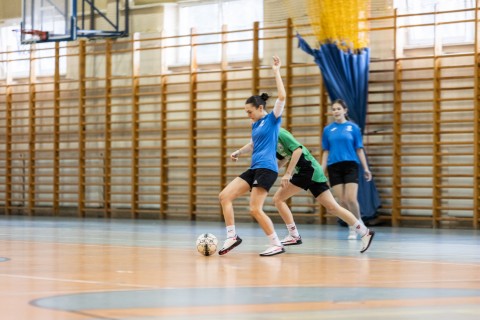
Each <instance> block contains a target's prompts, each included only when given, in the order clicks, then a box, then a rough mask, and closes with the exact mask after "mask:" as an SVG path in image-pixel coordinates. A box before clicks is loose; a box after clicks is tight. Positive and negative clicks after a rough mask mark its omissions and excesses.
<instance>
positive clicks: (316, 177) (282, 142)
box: [277, 128, 327, 182]
mask: <svg viewBox="0 0 480 320" xmlns="http://www.w3.org/2000/svg"><path fill="white" fill-rule="evenodd" d="M298 148H302V155H301V156H300V159H298V162H297V165H296V166H295V172H294V174H295V173H299V172H301V171H302V170H313V171H314V172H313V176H312V181H314V182H327V177H325V174H324V173H323V169H322V166H321V165H320V163H318V161H317V159H315V157H314V156H312V154H311V153H310V151H308V149H307V148H305V147H304V146H303V145H302V144H301V143H300V142H298V141H297V140H296V139H295V137H294V136H293V135H292V134H291V133H290V132H288V131H287V130H285V129H283V128H280V132H279V133H278V142H277V158H278V159H280V160H283V159H287V160H290V159H291V157H292V153H293V151H295V150H296V149H298Z"/></svg>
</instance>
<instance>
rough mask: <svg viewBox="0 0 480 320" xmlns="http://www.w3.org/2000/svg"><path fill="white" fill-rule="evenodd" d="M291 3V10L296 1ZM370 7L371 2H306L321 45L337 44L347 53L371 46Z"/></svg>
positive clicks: (360, 0)
mask: <svg viewBox="0 0 480 320" xmlns="http://www.w3.org/2000/svg"><path fill="white" fill-rule="evenodd" d="M287 1H288V0H287ZM289 2H290V3H289V5H288V7H290V8H292V5H294V3H293V2H295V1H291V0H290V1H289ZM369 7H370V1H369V0H306V8H305V9H306V12H307V16H308V19H309V21H310V25H311V28H312V30H313V33H314V34H315V37H316V38H317V40H318V42H319V43H320V45H321V44H323V43H327V42H330V43H331V42H335V43H337V44H338V45H339V46H340V47H344V49H354V50H355V49H361V48H366V47H367V46H368V35H367V32H366V31H367V16H368V10H369ZM290 8H289V11H290V12H291V10H290Z"/></svg>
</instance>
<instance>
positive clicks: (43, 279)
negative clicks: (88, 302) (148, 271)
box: [0, 273, 158, 289]
mask: <svg viewBox="0 0 480 320" xmlns="http://www.w3.org/2000/svg"><path fill="white" fill-rule="evenodd" d="M0 277H7V278H20V279H30V280H42V281H57V282H68V283H83V284H97V285H98V284H101V285H111V286H119V287H134V288H148V289H155V288H158V287H157V286H151V285H138V284H126V283H111V282H102V281H89V280H72V279H62V278H48V277H34V276H22V275H12V274H6V273H0Z"/></svg>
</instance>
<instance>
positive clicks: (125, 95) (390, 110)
mask: <svg viewBox="0 0 480 320" xmlns="http://www.w3.org/2000/svg"><path fill="white" fill-rule="evenodd" d="M428 14H430V15H432V14H434V13H428ZM406 16H407V15H398V14H397V13H396V12H393V14H392V15H391V16H383V17H375V18H372V19H371V21H370V37H371V39H376V37H379V38H381V39H382V42H384V43H385V42H388V41H390V42H389V43H388V45H387V47H389V48H393V50H391V51H389V50H384V51H382V50H380V49H381V48H380V47H379V46H378V44H377V47H378V48H377V47H376V45H375V43H373V44H372V61H371V67H370V70H371V73H370V83H369V111H368V115H367V128H366V132H365V137H364V142H365V146H366V151H367V155H368V159H369V163H370V166H371V168H372V172H373V174H374V177H375V182H376V184H377V188H378V190H379V192H380V196H381V200H382V207H381V208H380V209H379V219H380V220H383V221H385V222H388V223H390V224H392V225H394V226H402V225H417V224H422V225H426V226H430V227H435V228H436V227H443V226H445V225H448V226H457V225H458V226H462V227H471V228H475V229H477V228H478V227H479V219H480V213H479V211H480V205H479V203H480V190H479V188H480V132H479V131H480V123H479V121H480V120H479V118H480V103H479V96H480V93H479V90H480V87H479V86H480V84H479V81H480V80H479V79H480V78H479V77H480V76H479V68H480V58H479V35H478V31H476V34H475V43H474V44H472V45H466V46H465V48H463V49H462V50H460V51H457V52H453V53H452V52H449V53H445V52H444V51H443V49H442V46H441V45H440V44H439V40H438V39H437V40H436V41H437V42H436V43H435V45H434V46H433V47H432V48H431V49H423V50H420V49H419V50H411V49H410V50H407V51H405V50H404V49H403V48H402V47H400V46H399V45H398V44H399V43H400V42H401V38H402V37H403V32H404V31H403V30H405V29H407V28H412V27H413V25H407V24H406V23H405V20H404V18H405V17H406ZM478 18H479V17H478V8H477V9H476V10H475V18H474V19H472V20H471V21H470V22H472V23H474V24H475V26H478ZM402 19H403V20H402ZM434 21H437V20H436V19H434ZM443 23H446V22H441V23H440V22H434V23H432V26H434V27H435V26H436V27H438V26H439V25H440V24H443ZM295 28H297V29H298V30H295V29H294V27H293V25H292V21H290V20H288V21H286V22H285V23H284V24H283V25H275V26H265V25H261V24H260V23H255V24H254V25H253V27H252V29H250V30H228V27H227V26H224V27H223V29H222V30H221V31H219V32H214V33H209V34H202V33H197V32H196V31H195V30H192V31H191V33H190V34H188V35H182V36H175V37H164V36H162V35H159V36H158V37H153V36H150V37H146V36H144V35H140V34H135V35H134V36H133V37H132V38H131V39H117V40H115V41H113V40H96V41H89V42H86V41H82V40H80V41H76V42H69V43H56V44H53V45H44V44H37V45H36V47H35V48H34V47H33V46H32V47H31V50H30V51H29V52H28V54H25V53H24V52H8V53H0V63H2V64H3V65H5V66H7V67H6V70H10V71H9V73H7V74H6V76H5V78H4V79H0V117H1V119H0V131H1V132H2V134H1V135H0V139H1V140H0V175H1V178H0V209H1V213H2V214H4V215H10V214H15V215H17V214H21V215H40V214H42V215H73V216H78V217H106V218H115V217H128V218H133V219H136V218H144V217H145V218H161V219H167V218H184V219H190V220H195V219H220V218H221V209H220V205H219V203H218V193H219V192H220V190H221V189H222V188H223V186H225V185H226V184H227V183H228V182H229V181H231V180H232V179H233V178H234V177H236V176H238V175H239V174H240V173H241V172H243V171H244V170H245V169H246V168H248V165H249V157H243V158H241V159H240V160H239V161H238V162H236V163H233V162H231V161H230V160H229V155H230V153H231V152H233V151H234V150H236V149H238V148H239V147H241V146H243V145H244V144H246V143H247V142H248V141H249V138H250V130H249V128H250V123H249V120H248V118H247V117H246V116H245V112H244V107H243V106H244V101H245V99H246V98H248V97H249V96H250V95H251V94H259V93H261V92H268V93H269V94H272V97H273V100H272V101H269V103H270V106H271V105H273V102H274V99H275V98H276V97H275V94H276V89H275V82H274V78H273V76H272V72H271V56H272V55H273V54H277V55H279V56H280V57H281V58H282V60H283V65H282V76H283V79H284V83H285V85H286V90H287V102H288V103H287V108H286V111H285V115H284V117H283V125H284V126H285V127H286V128H287V129H288V130H290V131H292V132H293V134H294V135H295V136H296V137H297V138H298V139H299V140H300V141H301V142H303V143H304V144H305V145H306V146H308V147H309V148H310V150H311V151H312V153H313V154H314V155H315V156H316V157H317V158H318V159H319V160H320V157H321V135H322V131H323V127H324V126H325V125H326V124H327V123H328V122H329V121H330V119H329V117H328V113H329V104H328V98H327V93H326V90H325V88H324V86H323V82H322V79H321V76H320V72H319V68H318V67H317V66H316V65H315V64H314V63H313V58H312V57H311V56H308V55H306V54H305V53H304V52H302V51H301V50H300V49H298V48H297V46H296V39H295V32H296V31H300V33H301V34H302V36H304V38H306V39H307V40H308V41H309V43H310V44H311V45H314V44H315V39H314V37H313V35H312V34H310V33H309V32H308V26H295ZM475 30H478V28H475ZM206 38H208V40H205V39H206ZM212 39H217V40H212ZM373 42H374V41H373ZM212 46H216V48H217V49H218V50H217V49H215V50H216V51H215V50H214V51H211V52H212V54H217V53H218V57H219V58H218V62H206V63H204V62H202V61H201V60H199V57H200V53H199V52H200V50H205V48H207V47H210V48H211V47H212ZM384 47H385V46H384ZM238 48H242V49H241V50H240V49H238ZM239 51H242V53H244V54H246V55H249V58H247V59H245V60H247V61H242V60H233V59H232V57H233V56H235V55H237V54H239ZM186 55H187V56H188V57H189V58H188V59H186V60H185V59H183V60H182V59H180V58H181V57H184V56H186ZM2 57H4V58H2ZM176 58H178V60H176ZM181 60H182V61H183V62H179V61H181ZM185 61H187V62H185ZM20 62H21V63H24V64H28V65H29V66H30V72H29V73H28V75H27V76H25V77H18V76H12V74H11V70H12V69H13V67H14V64H18V63H20ZM48 63H52V65H53V67H52V72H51V74H39V70H41V69H42V68H41V67H42V66H44V65H46V64H48ZM277 185H278V184H277ZM275 191H276V187H274V188H273V189H272V191H271V195H273V193H274V192H275ZM290 205H291V206H292V208H293V212H294V214H295V216H296V218H297V220H298V221H300V222H302V221H305V222H313V221H316V222H318V223H327V222H331V221H334V219H332V217H331V216H330V215H329V214H328V213H326V212H324V210H323V209H322V208H320V207H319V205H318V204H317V203H315V201H313V199H312V197H311V196H310V195H309V194H308V193H302V194H300V195H298V196H296V197H294V198H293V199H292V200H291V202H290ZM235 210H236V213H237V216H238V217H239V218H241V217H245V218H247V217H249V213H248V199H247V197H242V198H240V199H238V200H237V201H236V202H235ZM265 210H266V212H267V213H268V214H270V215H271V216H272V217H278V214H277V212H276V209H275V208H274V206H273V203H272V202H271V197H270V198H269V199H268V200H267V203H266V205H265Z"/></svg>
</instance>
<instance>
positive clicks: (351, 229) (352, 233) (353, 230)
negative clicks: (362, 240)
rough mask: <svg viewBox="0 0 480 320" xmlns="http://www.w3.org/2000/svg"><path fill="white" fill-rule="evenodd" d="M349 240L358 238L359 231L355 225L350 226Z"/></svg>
mask: <svg viewBox="0 0 480 320" xmlns="http://www.w3.org/2000/svg"><path fill="white" fill-rule="evenodd" d="M348 240H357V233H356V232H355V228H354V227H348Z"/></svg>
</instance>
